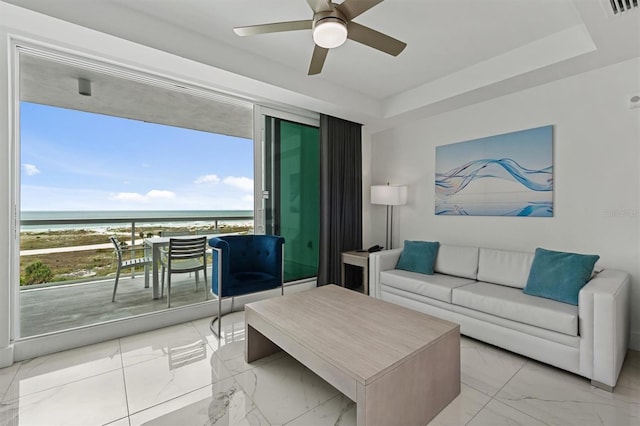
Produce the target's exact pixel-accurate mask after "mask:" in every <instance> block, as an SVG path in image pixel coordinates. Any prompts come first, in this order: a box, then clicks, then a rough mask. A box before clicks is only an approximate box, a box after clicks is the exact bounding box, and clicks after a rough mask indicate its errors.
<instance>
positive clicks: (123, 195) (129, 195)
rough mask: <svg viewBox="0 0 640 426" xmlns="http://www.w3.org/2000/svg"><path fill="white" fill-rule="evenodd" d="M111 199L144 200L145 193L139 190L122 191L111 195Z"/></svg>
mask: <svg viewBox="0 0 640 426" xmlns="http://www.w3.org/2000/svg"><path fill="white" fill-rule="evenodd" d="M111 199H112V200H117V201H144V195H142V194H138V193H137V192H120V193H118V194H115V195H114V196H113V197H111Z"/></svg>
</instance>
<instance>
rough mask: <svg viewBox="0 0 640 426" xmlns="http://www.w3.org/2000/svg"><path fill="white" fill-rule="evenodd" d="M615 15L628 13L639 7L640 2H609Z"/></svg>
mask: <svg viewBox="0 0 640 426" xmlns="http://www.w3.org/2000/svg"><path fill="white" fill-rule="evenodd" d="M609 3H611V9H612V10H613V13H614V15H617V14H619V13H622V12H627V11H629V10H631V9H634V8H636V7H638V0H609Z"/></svg>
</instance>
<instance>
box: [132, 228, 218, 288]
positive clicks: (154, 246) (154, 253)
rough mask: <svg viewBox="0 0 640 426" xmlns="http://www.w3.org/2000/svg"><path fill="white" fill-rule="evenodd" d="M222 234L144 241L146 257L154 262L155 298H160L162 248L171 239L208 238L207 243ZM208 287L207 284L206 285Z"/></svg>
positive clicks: (153, 283)
mask: <svg viewBox="0 0 640 426" xmlns="http://www.w3.org/2000/svg"><path fill="white" fill-rule="evenodd" d="M220 235H222V234H211V235H181V236H173V237H150V238H145V239H144V246H145V255H146V256H149V255H151V260H152V268H151V270H152V274H151V276H152V279H151V281H152V285H153V298H154V299H159V298H160V277H159V275H160V274H159V272H158V269H159V265H160V248H161V247H165V246H168V245H169V240H170V239H171V238H196V237H206V238H207V241H208V240H209V238H213V237H218V236H220ZM205 285H206V284H205Z"/></svg>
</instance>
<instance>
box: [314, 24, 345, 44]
mask: <svg viewBox="0 0 640 426" xmlns="http://www.w3.org/2000/svg"><path fill="white" fill-rule="evenodd" d="M313 41H314V42H315V44H317V45H318V46H320V47H324V48H325V49H332V48H334V47H338V46H341V45H342V44H343V43H344V42H345V41H347V26H346V25H345V24H344V22H342V21H341V20H340V19H337V18H327V19H323V20H321V21H319V22H317V23H316V25H315V26H314V28H313Z"/></svg>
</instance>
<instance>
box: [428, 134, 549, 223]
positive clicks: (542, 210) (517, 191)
mask: <svg viewBox="0 0 640 426" xmlns="http://www.w3.org/2000/svg"><path fill="white" fill-rule="evenodd" d="M435 200H436V201H435V213H436V214H437V215H456V216H535V217H552V216H553V126H544V127H538V128H535V129H528V130H522V131H518V132H513V133H505V134H502V135H497V136H490V137H486V138H481V139H474V140H470V141H465V142H458V143H454V144H450V145H442V146H438V147H436V197H435Z"/></svg>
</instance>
